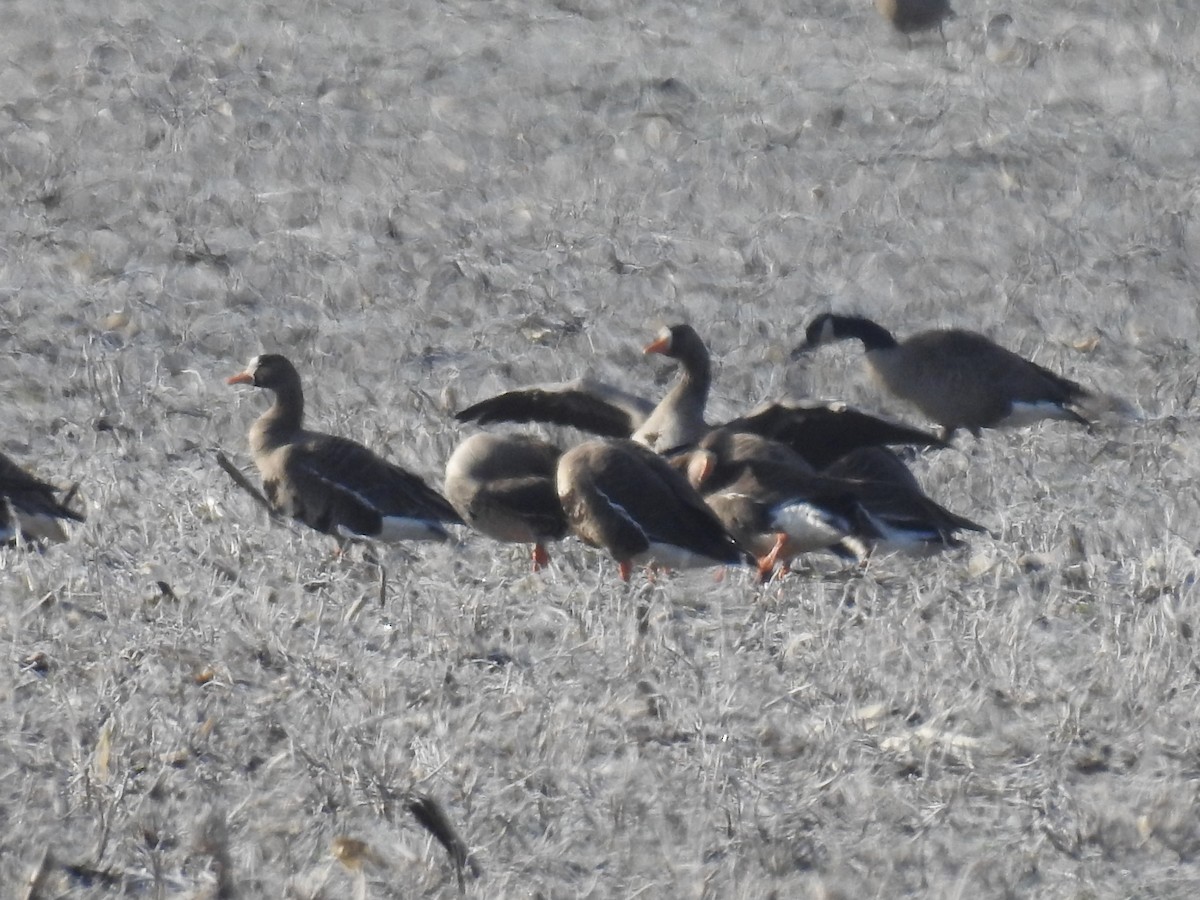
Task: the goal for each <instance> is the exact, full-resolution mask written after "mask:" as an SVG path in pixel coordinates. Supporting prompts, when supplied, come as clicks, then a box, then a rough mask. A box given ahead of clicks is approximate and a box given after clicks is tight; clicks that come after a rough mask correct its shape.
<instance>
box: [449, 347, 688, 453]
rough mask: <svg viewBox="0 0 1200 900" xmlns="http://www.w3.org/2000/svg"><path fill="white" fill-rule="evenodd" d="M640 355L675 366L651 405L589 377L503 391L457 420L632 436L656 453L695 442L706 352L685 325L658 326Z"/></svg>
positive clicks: (460, 414) (471, 407) (463, 412)
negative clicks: (669, 383)
mask: <svg viewBox="0 0 1200 900" xmlns="http://www.w3.org/2000/svg"><path fill="white" fill-rule="evenodd" d="M644 352H646V353H661V354H663V355H664V356H668V357H670V358H672V359H677V360H679V362H680V364H681V365H680V375H679V380H678V381H677V382H676V383H675V386H674V387H673V388H671V390H670V391H669V392H668V393H667V395H666V396H665V397H664V398H663V399H662V401H661V402H659V403H657V404H654V403H651V402H650V401H648V400H644V399H642V398H641V397H637V396H635V395H633V394H630V393H628V392H626V391H622V390H620V389H619V388H615V387H612V386H611V385H607V384H604V383H603V382H599V381H595V380H593V379H579V380H576V381H569V382H565V383H562V384H548V385H536V386H534V387H531V388H523V389H519V390H515V391H507V392H505V393H503V394H499V395H497V396H495V397H491V398H489V399H487V400H482V401H480V402H479V403H476V404H474V405H473V406H469V407H467V408H466V409H464V410H461V411H460V412H459V413H458V414H457V415H456V416H455V418H456V419H458V420H459V421H460V422H477V423H479V424H481V425H483V424H488V423H491V422H545V423H547V424H552V425H571V426H574V427H576V428H579V429H581V430H583V431H589V432H591V433H593V434H598V435H602V436H605V437H618V438H632V439H633V440H635V441H637V442H639V443H642V444H645V445H646V446H648V447H650V448H651V449H652V450H656V451H662V450H667V449H670V448H672V447H677V446H680V445H683V444H688V443H692V442H694V441H696V440H698V439H699V438H700V437H701V436H702V435H703V434H704V432H706V431H707V430H708V425H707V423H706V422H705V421H704V407H705V405H706V404H707V402H708V392H709V388H710V387H711V385H712V363H711V361H710V358H709V354H708V348H707V347H705V346H704V341H703V340H702V339H701V337H700V335H699V334H698V333H697V332H696V330H695V329H694V328H692V326H691V325H686V324H680V325H671V326H668V327H666V328H663V329H662V330H661V331H659V333H658V334H657V336H656V337H655V339H654V340H653V341H651V342H650V343H649V344H647V345H646V347H645V350H644Z"/></svg>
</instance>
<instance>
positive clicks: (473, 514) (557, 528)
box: [446, 433, 567, 572]
mask: <svg viewBox="0 0 1200 900" xmlns="http://www.w3.org/2000/svg"><path fill="white" fill-rule="evenodd" d="M560 456H562V451H561V450H560V449H559V448H558V447H556V446H554V445H553V444H551V443H548V442H547V441H543V440H539V439H538V438H535V437H530V436H528V435H515V434H508V435H498V434H482V433H481V434H474V435H471V437H469V438H467V439H466V440H465V441H463V442H462V443H461V444H459V445H458V447H457V448H456V449H455V451H454V453H452V454H451V455H450V459H449V460H447V461H446V499H447V500H449V501H450V504H451V505H452V506H453V507H454V509H455V510H456V511H457V512H458V514H459V515H460V516H462V518H463V521H464V522H466V523H467V524H468V525H470V526H471V527H472V528H474V529H475V530H476V531H478V532H480V533H481V534H485V535H487V536H488V537H490V538H492V539H494V540H497V541H504V542H505V543H513V544H533V570H534V571H535V572H536V571H538V570H540V569H541V568H542V567H543V566H545V565H547V564H548V563H549V562H550V555H549V553H547V552H546V543H547V542H548V541H558V540H562V539H563V538H564V537H566V534H567V516H566V513H564V512H563V508H562V503H560V502H559V499H558V491H557V490H556V488H555V485H554V478H555V473H556V472H557V470H558V460H559V457H560Z"/></svg>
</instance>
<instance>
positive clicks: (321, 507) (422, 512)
mask: <svg viewBox="0 0 1200 900" xmlns="http://www.w3.org/2000/svg"><path fill="white" fill-rule="evenodd" d="M228 382H229V384H252V385H254V386H255V387H261V388H266V389H267V390H269V391H272V392H273V393H274V395H275V402H274V403H273V404H272V405H271V408H270V409H268V410H267V411H266V412H265V413H263V414H262V415H261V416H260V417H259V418H258V420H257V421H256V422H255V423H254V425H253V426H251V428H250V450H251V452H252V453H253V454H254V462H255V465H257V466H258V470H259V472H260V473H261V474H262V479H263V488H264V490H265V492H266V496H267V499H268V500H269V501H270V503H271V505H272V506H273V507H274V508H275V509H277V510H278V511H279V512H280V513H282V514H284V515H287V516H291V517H292V518H294V519H297V520H299V521H301V522H303V523H304V524H305V525H308V526H309V527H310V528H314V529H316V530H317V531H319V532H321V533H323V534H329V535H333V536H334V537H336V538H338V539H339V540H342V539H346V538H369V539H372V540H380V541H402V540H435V541H440V540H445V539H446V538H447V537H448V534H447V533H446V529H445V527H444V526H446V525H447V524H451V525H461V524H462V519H461V518H459V515H458V513H456V512H455V511H454V508H453V507H452V506H451V505H450V504H449V503H448V502H447V501H446V499H445V498H444V497H443V496H442V495H441V494H439V493H438V492H437V491H435V490H433V489H432V488H431V487H429V486H428V485H427V484H426V483H425V482H424V481H422V480H421V478H420V477H418V476H417V475H414V474H413V473H411V472H409V471H407V470H405V469H402V468H401V467H400V466H397V465H395V464H394V463H390V462H388V461H387V460H385V459H382V458H380V457H379V456H376V455H375V454H374V453H372V452H371V451H370V450H368V449H367V448H366V447H364V446H362V445H361V444H359V443H356V442H355V441H352V440H350V439H348V438H344V437H338V436H336V435H331V434H321V433H320V432H316V431H307V430H305V428H304V393H303V390H302V388H301V385H300V375H299V373H297V372H296V368H295V366H293V365H292V364H291V362H289V361H288V360H287V358H285V357H283V356H280V355H278V354H275V353H267V354H263V355H262V356H256V357H255V358H254V359H252V360H250V364H249V365H248V366H247V367H246V370H245V371H244V372H241V373H239V374H237V375H234V376H232V377H231V378H229V379H228Z"/></svg>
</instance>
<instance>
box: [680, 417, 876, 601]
mask: <svg viewBox="0 0 1200 900" xmlns="http://www.w3.org/2000/svg"><path fill="white" fill-rule="evenodd" d="M673 464H674V465H676V466H677V467H679V468H682V469H684V470H685V471H686V473H687V476H688V480H689V482H690V483H691V484H692V485H693V486H695V487H696V488H697V489H698V490H699V491H700V492H701V494H702V495H703V496H704V500H705V502H706V503H707V504H708V506H709V507H710V508H711V509H712V510H713V512H715V513H716V515H717V518H718V519H720V520H721V523H722V524H723V525H724V526H725V528H726V530H727V531H728V532H729V533H730V534H731V535H732V536H733V537H734V539H735V540H737V542H738V543H739V544H740V545H741V546H743V547H745V548H746V549H748V550H750V551H751V552H752V553H753V554H754V556H755V557H756V558H757V560H758V569H759V575H760V576H761V577H762V578H763V579H764V580H765V579H767V578H769V577H770V575H771V573H772V571H773V570H774V568H775V566H776V565H777V564H782V565H784V566H785V567H786V566H788V565H789V564H790V562H791V561H792V560H793V559H795V558H796V557H797V556H800V555H801V554H804V553H812V552H814V551H818V550H828V551H830V552H832V553H835V554H837V555H838V556H841V557H843V558H854V559H862V558H864V557H865V556H866V545H865V543H864V538H870V539H875V538H877V537H878V536H879V535H878V534H877V533H876V532H875V531H874V530H873V529H872V528H871V526H870V524H869V520H868V519H867V517H866V513H865V511H864V510H863V509H861V507H860V504H859V502H858V498H857V497H856V495H855V494H854V492H853V490H851V489H850V487H849V486H847V485H845V484H843V483H841V482H840V481H839V480H838V479H836V478H831V477H827V476H825V475H822V474H819V473H817V472H815V471H814V470H813V468H812V466H810V465H809V464H808V463H807V462H805V460H804V459H803V458H802V457H800V456H799V455H798V454H796V453H794V452H793V451H792V450H791V449H789V448H788V447H785V446H784V445H783V444H780V443H778V442H776V441H772V440H769V439H767V438H764V437H761V436H759V435H756V434H750V433H746V432H730V431H724V430H718V431H713V432H710V433H709V434H708V435H706V436H705V437H704V438H703V439H702V440H701V441H700V443H699V444H698V445H697V446H696V447H695V449H693V450H691V451H689V452H687V453H685V454H682V455H680V456H679V457H678V458H676V459H675V460H673Z"/></svg>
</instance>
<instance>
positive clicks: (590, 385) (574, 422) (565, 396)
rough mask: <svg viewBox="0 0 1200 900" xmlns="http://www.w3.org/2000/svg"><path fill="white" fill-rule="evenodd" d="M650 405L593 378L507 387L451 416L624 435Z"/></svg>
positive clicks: (640, 419)
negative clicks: (503, 390)
mask: <svg viewBox="0 0 1200 900" xmlns="http://www.w3.org/2000/svg"><path fill="white" fill-rule="evenodd" d="M653 409H654V404H652V403H650V402H649V401H648V400H644V399H643V398H641V397H637V396H635V395H633V394H630V393H627V392H626V391H622V390H621V389H620V388H615V387H613V386H612V385H608V384H604V383H603V382H599V381H593V380H591V379H577V380H575V381H568V382H564V383H562V384H550V385H539V386H536V387H529V388H522V389H520V390H515V391H506V392H505V393H503V394H498V395H496V396H495V397H489V398H488V399H487V400H481V401H479V402H478V403H476V404H474V405H473V406H468V407H467V408H466V409H464V410H461V411H460V412H458V413H456V414H455V418H456V419H458V420H459V421H460V422H478V423H479V424H481V425H487V424H490V423H492V422H542V423H544V424H548V425H569V426H572V427H574V428H578V429H580V430H582V431H587V432H590V433H592V434H598V435H602V436H604V437H619V438H627V437H629V436H630V435H632V434H633V433H634V431H636V430H637V428H638V426H639V425H641V423H642V422H644V421H645V420H646V417H647V416H649V415H650V413H651V411H652V410H653Z"/></svg>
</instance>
